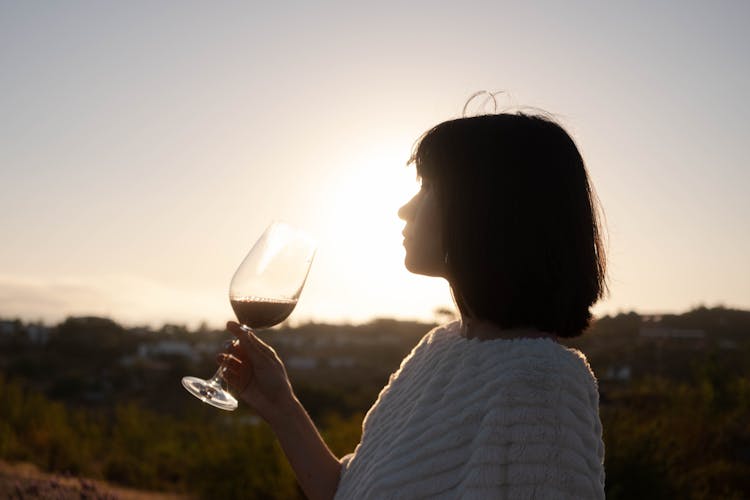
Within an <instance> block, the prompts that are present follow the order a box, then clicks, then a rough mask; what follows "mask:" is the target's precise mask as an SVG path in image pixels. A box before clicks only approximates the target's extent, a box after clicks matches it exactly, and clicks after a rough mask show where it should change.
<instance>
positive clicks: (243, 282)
mask: <svg viewBox="0 0 750 500" xmlns="http://www.w3.org/2000/svg"><path fill="white" fill-rule="evenodd" d="M314 256H315V243H314V242H313V241H312V239H310V237H309V236H307V234H305V233H304V232H302V231H300V230H298V229H295V228H293V227H292V226H290V225H288V224H285V223H283V222H274V223H272V224H271V225H270V226H268V228H267V229H266V230H265V232H264V233H263V235H262V236H261V237H260V239H259V240H258V241H257V242H255V245H253V248H252V249H251V250H250V252H249V253H248V254H247V256H246V257H245V259H244V260H243V261H242V263H241V264H240V267H238V268H237V271H236V272H235V273H234V276H233V277H232V282H231V283H230V285H229V302H230V303H231V305H232V309H234V314H235V315H236V316H237V319H238V320H239V322H240V323H241V324H242V325H243V327H244V328H249V329H262V328H270V327H272V326H274V325H278V324H279V323H281V322H282V321H284V320H285V319H286V318H288V317H289V315H290V314H291V313H292V311H293V310H294V307H295V306H296V305H297V300H298V299H299V296H300V293H301V292H302V288H303V287H304V285H305V281H306V280H307V275H308V273H309V272H310V265H311V264H312V260H313V257H314ZM235 342H236V341H235ZM225 370H226V368H225V366H224V364H222V365H221V366H220V367H219V369H218V370H217V371H216V373H215V374H214V376H213V377H211V378H210V379H208V380H204V379H201V378H198V377H183V378H182V385H183V386H184V387H185V389H187V390H188V392H190V394H192V395H193V396H195V397H197V398H198V399H200V400H201V401H203V402H204V403H208V404H210V405H213V406H215V407H217V408H221V409H222V410H229V411H231V410H234V409H235V408H237V399H236V398H235V397H234V396H232V394H231V393H230V392H229V390H228V389H227V388H225V387H224V386H225V383H224V371H225Z"/></svg>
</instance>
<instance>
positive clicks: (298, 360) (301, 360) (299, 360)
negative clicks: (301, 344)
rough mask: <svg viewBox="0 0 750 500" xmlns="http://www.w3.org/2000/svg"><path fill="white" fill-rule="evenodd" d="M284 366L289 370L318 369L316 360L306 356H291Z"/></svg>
mask: <svg viewBox="0 0 750 500" xmlns="http://www.w3.org/2000/svg"><path fill="white" fill-rule="evenodd" d="M285 364H286V367H287V368H289V369H290V370H312V369H314V368H317V367H318V360H317V359H315V358H310V357H307V356H292V357H290V358H289V359H287V360H286V363H285Z"/></svg>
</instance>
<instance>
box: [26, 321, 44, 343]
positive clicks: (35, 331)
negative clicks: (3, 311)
mask: <svg viewBox="0 0 750 500" xmlns="http://www.w3.org/2000/svg"><path fill="white" fill-rule="evenodd" d="M26 336H27V337H28V338H29V340H30V341H31V342H32V343H34V344H42V345H44V344H46V343H47V341H49V328H47V327H46V326H42V325H29V326H27V327H26Z"/></svg>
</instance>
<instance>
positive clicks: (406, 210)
mask: <svg viewBox="0 0 750 500" xmlns="http://www.w3.org/2000/svg"><path fill="white" fill-rule="evenodd" d="M415 198H416V197H415ZM413 207H414V198H412V199H411V200H409V201H407V202H406V203H405V204H404V205H403V206H402V207H401V208H399V209H398V218H399V219H401V220H409V219H410V218H411V217H412V214H413V213H414V208H413Z"/></svg>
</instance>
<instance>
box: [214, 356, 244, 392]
mask: <svg viewBox="0 0 750 500" xmlns="http://www.w3.org/2000/svg"><path fill="white" fill-rule="evenodd" d="M216 361H218V362H219V363H220V364H221V366H222V377H223V378H224V380H225V381H226V383H227V384H228V385H229V387H230V388H232V389H234V390H239V391H240V392H242V391H243V390H244V388H245V387H246V386H247V384H248V381H249V379H250V377H251V376H250V373H248V371H247V367H246V366H245V363H244V362H243V361H242V360H241V359H238V358H237V357H235V356H232V355H231V354H224V353H221V354H218V355H217V356H216Z"/></svg>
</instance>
